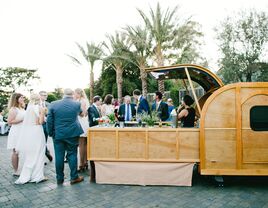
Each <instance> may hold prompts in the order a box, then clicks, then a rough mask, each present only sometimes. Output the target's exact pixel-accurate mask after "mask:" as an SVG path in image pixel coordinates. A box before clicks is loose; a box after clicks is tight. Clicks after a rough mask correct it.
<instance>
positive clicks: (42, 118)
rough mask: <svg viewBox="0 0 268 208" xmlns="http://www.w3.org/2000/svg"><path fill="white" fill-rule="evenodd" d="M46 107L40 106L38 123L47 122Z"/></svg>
mask: <svg viewBox="0 0 268 208" xmlns="http://www.w3.org/2000/svg"><path fill="white" fill-rule="evenodd" d="M45 115H46V108H43V107H39V117H38V124H39V125H42V124H43V123H44V122H45Z"/></svg>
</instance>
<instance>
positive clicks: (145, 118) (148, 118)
mask: <svg viewBox="0 0 268 208" xmlns="http://www.w3.org/2000/svg"><path fill="white" fill-rule="evenodd" d="M141 120H142V122H145V123H146V124H147V125H148V126H154V124H155V122H158V121H159V117H158V113H157V112H156V111H152V112H151V114H148V113H146V112H143V113H142V114H141Z"/></svg>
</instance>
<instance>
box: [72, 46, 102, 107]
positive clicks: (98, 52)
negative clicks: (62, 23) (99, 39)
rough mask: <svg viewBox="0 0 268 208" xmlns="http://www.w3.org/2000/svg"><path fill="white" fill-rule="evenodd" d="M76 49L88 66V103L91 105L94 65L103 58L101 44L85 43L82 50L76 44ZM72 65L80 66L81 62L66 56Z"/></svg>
mask: <svg viewBox="0 0 268 208" xmlns="http://www.w3.org/2000/svg"><path fill="white" fill-rule="evenodd" d="M76 45H77V47H78V48H79V50H80V52H81V53H82V55H83V58H84V60H85V61H86V62H88V63H89V65H90V84H89V92H90V98H89V101H90V103H93V96H94V70H93V69H94V64H95V62H96V61H98V60H101V59H102V56H103V51H102V43H100V44H95V43H94V42H91V43H88V42H87V43H86V49H84V48H83V47H82V46H81V45H80V44H79V43H76ZM68 56H69V57H70V58H71V59H72V60H73V62H74V63H76V64H79V65H81V64H82V62H81V61H79V59H77V58H75V57H74V56H70V55H68Z"/></svg>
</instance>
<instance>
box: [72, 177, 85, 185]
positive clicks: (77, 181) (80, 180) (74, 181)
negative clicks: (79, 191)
mask: <svg viewBox="0 0 268 208" xmlns="http://www.w3.org/2000/svg"><path fill="white" fill-rule="evenodd" d="M83 180H84V177H83V176H78V178H77V179H74V180H71V182H70V184H71V185H73V184H76V183H80V182H82V181H83Z"/></svg>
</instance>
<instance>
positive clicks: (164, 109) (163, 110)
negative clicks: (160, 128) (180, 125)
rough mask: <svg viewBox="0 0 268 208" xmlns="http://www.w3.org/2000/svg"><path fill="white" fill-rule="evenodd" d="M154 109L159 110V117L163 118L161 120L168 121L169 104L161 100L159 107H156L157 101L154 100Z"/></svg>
mask: <svg viewBox="0 0 268 208" xmlns="http://www.w3.org/2000/svg"><path fill="white" fill-rule="evenodd" d="M152 111H157V112H158V115H159V118H160V119H161V121H166V120H167V119H168V117H169V114H168V104H166V103H165V102H163V101H161V102H160V104H159V107H158V109H156V102H154V103H153V105H152Z"/></svg>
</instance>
